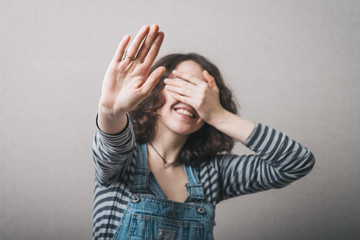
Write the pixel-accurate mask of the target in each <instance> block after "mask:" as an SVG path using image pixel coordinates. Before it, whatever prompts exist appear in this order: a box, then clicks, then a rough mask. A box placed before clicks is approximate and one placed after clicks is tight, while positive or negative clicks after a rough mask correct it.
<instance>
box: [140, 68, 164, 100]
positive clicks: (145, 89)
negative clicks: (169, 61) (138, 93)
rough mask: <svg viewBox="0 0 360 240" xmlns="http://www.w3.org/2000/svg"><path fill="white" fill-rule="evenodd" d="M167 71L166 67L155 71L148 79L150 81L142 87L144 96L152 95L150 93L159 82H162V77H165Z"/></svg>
mask: <svg viewBox="0 0 360 240" xmlns="http://www.w3.org/2000/svg"><path fill="white" fill-rule="evenodd" d="M165 71H166V68H164V67H158V68H157V69H155V70H154V71H153V72H152V73H151V74H150V76H149V77H148V79H147V80H146V81H145V83H144V84H143V85H142V87H141V88H142V92H143V93H144V94H148V93H150V91H151V90H152V89H153V88H154V87H155V85H156V84H157V83H158V81H159V80H160V78H161V76H162V75H164V73H165Z"/></svg>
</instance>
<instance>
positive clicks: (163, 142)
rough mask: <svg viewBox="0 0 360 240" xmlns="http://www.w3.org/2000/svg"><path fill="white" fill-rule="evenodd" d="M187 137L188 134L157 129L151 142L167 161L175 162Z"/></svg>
mask: <svg viewBox="0 0 360 240" xmlns="http://www.w3.org/2000/svg"><path fill="white" fill-rule="evenodd" d="M187 137H188V136H186V135H179V134H176V133H174V132H171V131H161V132H160V131H156V133H155V137H154V138H153V140H152V141H151V143H152V145H153V146H154V147H155V148H156V150H157V151H158V153H159V154H160V155H161V156H162V157H163V158H164V159H165V160H166V162H167V163H173V162H175V161H176V159H177V156H178V155H179V152H180V150H181V148H182V147H183V146H184V144H185V141H186V139H187ZM155 158H156V157H155ZM160 161H161V159H160Z"/></svg>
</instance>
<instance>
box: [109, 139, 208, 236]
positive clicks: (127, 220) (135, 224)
mask: <svg viewBox="0 0 360 240" xmlns="http://www.w3.org/2000/svg"><path fill="white" fill-rule="evenodd" d="M146 153H147V151H146V145H145V144H142V145H139V147H138V161H137V162H136V168H135V175H134V184H133V196H132V197H131V199H130V201H129V203H128V205H127V207H126V209H125V211H124V213H123V216H122V218H121V221H120V225H119V227H118V228H117V230H116V233H115V235H114V240H124V239H132V240H135V239H138V240H140V239H156V240H180V239H181V240H185V239H186V240H187V239H194V240H202V239H206V240H208V239H210V240H211V239H214V237H213V226H214V225H215V222H214V209H213V207H212V206H211V204H210V203H209V202H207V201H206V199H205V195H204V190H203V187H202V185H201V183H200V181H199V179H198V177H197V175H196V172H195V170H194V169H193V168H191V167H189V166H184V169H185V173H186V176H187V179H188V182H189V183H187V184H186V189H187V192H188V195H189V197H188V200H190V201H186V202H185V203H180V202H174V201H170V200H167V198H166V196H165V194H164V193H163V191H162V190H161V188H160V186H159V184H158V183H157V181H156V179H155V177H154V175H153V173H152V172H151V170H149V169H147V168H146V165H147V163H146V161H147V160H146V159H147V155H146ZM149 192H152V193H153V194H154V195H155V196H153V195H150V194H149Z"/></svg>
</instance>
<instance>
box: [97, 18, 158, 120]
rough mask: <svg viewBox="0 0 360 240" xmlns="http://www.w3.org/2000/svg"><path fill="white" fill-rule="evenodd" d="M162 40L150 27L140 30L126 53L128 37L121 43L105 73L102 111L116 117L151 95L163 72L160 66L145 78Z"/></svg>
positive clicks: (101, 99) (156, 29) (101, 102)
mask: <svg viewBox="0 0 360 240" xmlns="http://www.w3.org/2000/svg"><path fill="white" fill-rule="evenodd" d="M163 39H164V33H163V32H160V31H159V27H158V26H157V25H153V26H151V28H150V27H149V26H144V27H142V28H141V29H140V31H139V32H138V34H137V35H136V37H135V39H134V40H133V42H132V43H131V44H130V46H129V48H128V50H127V51H126V52H125V49H126V47H127V45H128V44H129V42H130V36H129V35H126V36H125V37H124V38H123V39H122V40H121V42H120V44H119V46H118V48H117V50H116V53H115V55H114V58H113V59H112V61H111V63H110V65H109V67H108V69H107V71H106V74H105V78H104V82H103V86H102V93H101V98H100V105H99V108H100V110H101V112H103V113H106V114H110V115H113V116H114V117H116V116H117V115H119V114H123V113H126V112H128V111H130V110H132V109H133V108H135V107H136V106H137V105H138V104H139V103H140V102H141V101H142V100H144V99H145V98H146V97H147V96H148V95H149V94H150V92H151V90H152V89H153V87H154V86H155V85H156V83H157V82H158V80H159V79H160V77H161V76H162V74H163V73H164V72H165V68H164V67H159V68H158V69H156V70H155V71H153V72H152V74H151V75H150V76H149V77H148V74H149V71H150V68H151V65H152V64H153V62H154V61H155V58H156V56H157V54H158V52H159V49H160V47H161V44H162V41H163Z"/></svg>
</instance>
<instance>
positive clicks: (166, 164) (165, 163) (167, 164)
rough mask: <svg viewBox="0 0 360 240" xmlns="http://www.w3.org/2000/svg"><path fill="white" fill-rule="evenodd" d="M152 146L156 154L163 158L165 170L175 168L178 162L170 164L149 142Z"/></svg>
mask: <svg viewBox="0 0 360 240" xmlns="http://www.w3.org/2000/svg"><path fill="white" fill-rule="evenodd" d="M149 144H150V146H151V147H152V148H153V149H154V151H155V152H156V154H157V155H158V156H159V157H160V158H161V160H163V162H164V168H165V169H166V168H168V167H170V166H174V165H175V164H176V161H175V162H172V163H168V162H167V161H166V160H165V158H164V157H163V156H161V154H160V153H159V152H158V151H157V150H156V148H155V147H154V145H152V143H151V142H149Z"/></svg>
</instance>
